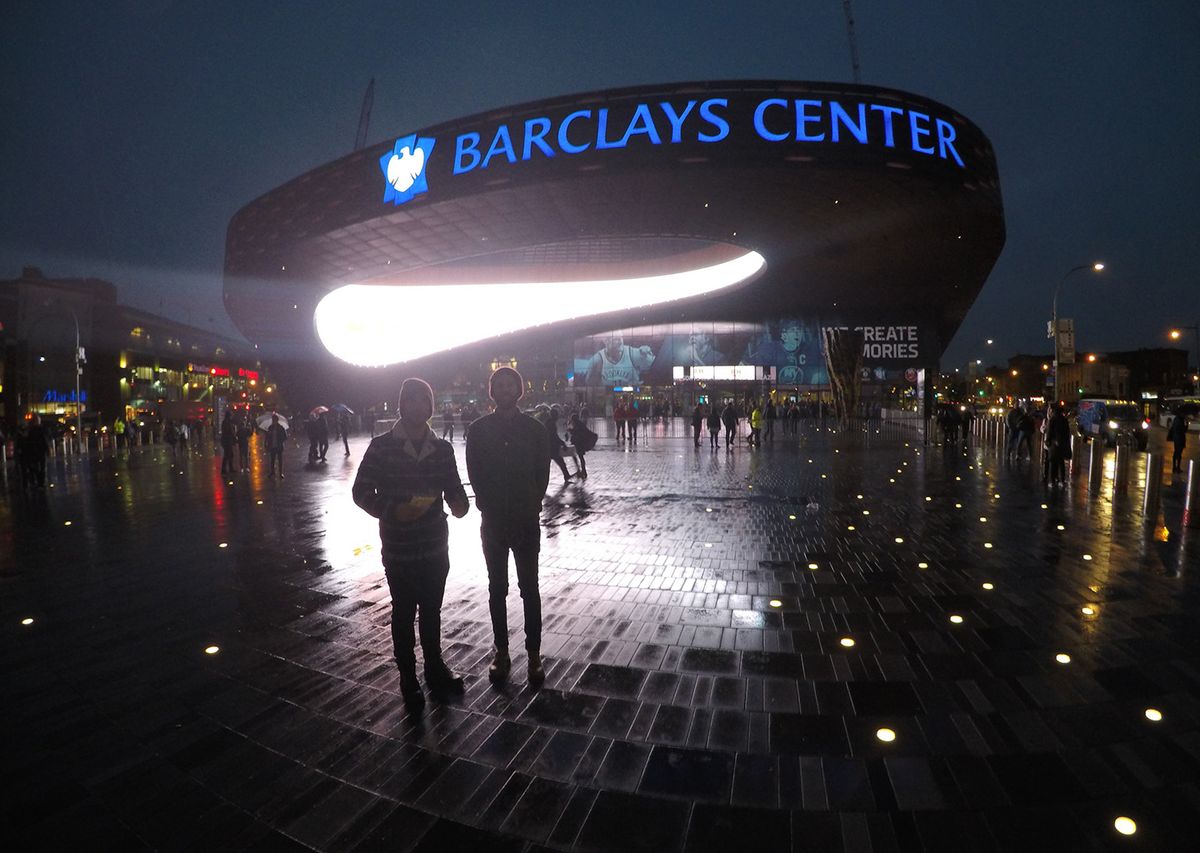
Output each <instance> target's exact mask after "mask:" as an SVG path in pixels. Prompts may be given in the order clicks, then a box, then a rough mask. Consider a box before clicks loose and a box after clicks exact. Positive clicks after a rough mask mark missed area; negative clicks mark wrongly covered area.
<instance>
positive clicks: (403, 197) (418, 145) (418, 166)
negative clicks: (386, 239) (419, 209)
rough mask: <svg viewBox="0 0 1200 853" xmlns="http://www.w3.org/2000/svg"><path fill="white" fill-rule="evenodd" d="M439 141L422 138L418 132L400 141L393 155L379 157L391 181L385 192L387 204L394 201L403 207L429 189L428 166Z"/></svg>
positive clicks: (384, 196)
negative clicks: (426, 175) (426, 169)
mask: <svg viewBox="0 0 1200 853" xmlns="http://www.w3.org/2000/svg"><path fill="white" fill-rule="evenodd" d="M435 141H436V140H433V139H430V138H428V137H425V136H422V137H418V136H417V135H416V134H415V133H412V134H409V135H408V136H402V137H400V138H399V139H397V140H396V145H395V146H394V147H393V148H392V150H391V151H390V152H388V153H387V154H384V155H383V156H382V157H380V158H379V168H380V169H382V170H383V177H384V178H385V179H386V180H387V189H385V190H384V191H383V202H384V204H387V203H388V202H389V201H390V202H392V204H395V205H401V204H404V203H405V202H406V201H409V200H411V199H412V198H413V196H418V195H420V194H421V193H423V192H427V191H428V190H429V183H428V182H427V181H426V180H425V167H426V165H428V163H429V157H430V155H431V154H433V146H434V143H435Z"/></svg>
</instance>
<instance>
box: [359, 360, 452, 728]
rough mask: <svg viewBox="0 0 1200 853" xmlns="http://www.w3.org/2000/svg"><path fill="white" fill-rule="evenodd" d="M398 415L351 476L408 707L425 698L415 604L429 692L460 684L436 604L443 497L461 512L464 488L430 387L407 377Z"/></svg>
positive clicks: (443, 564)
mask: <svg viewBox="0 0 1200 853" xmlns="http://www.w3.org/2000/svg"><path fill="white" fill-rule="evenodd" d="M397 409H398V410H399V413H400V419H399V420H398V421H397V422H396V425H395V426H394V427H393V428H392V429H391V431H390V432H386V433H384V434H383V435H381V436H378V437H376V438H375V439H373V440H372V441H371V444H370V446H369V447H367V452H366V453H365V454H364V455H363V458H362V462H361V463H360V464H359V466H358V476H357V477H356V478H355V480H354V502H355V503H356V504H358V505H359V506H360V507H362V508H363V509H364V510H366V511H367V512H368V513H370V514H371V515H373V516H375V517H376V518H378V519H379V538H380V540H381V541H382V544H383V569H384V573H385V574H386V576H387V582H388V589H389V590H391V594H392V645H393V648H394V650H395V655H396V665H397V666H398V667H399V668H400V692H401V695H402V696H403V697H404V703H405V705H407V706H408V708H409V710H411V711H419V710H420V708H421V707H423V706H424V704H425V697H424V695H423V694H422V693H421V686H420V684H419V682H418V681H417V661H416V655H415V652H414V645H415V642H416V637H415V636H414V633H413V619H414V618H415V617H416V615H417V612H418V611H420V636H421V652H422V654H423V655H424V658H425V683H426V684H428V685H429V689H430V691H431V692H433V693H434V695H439V694H447V693H454V692H461V691H462V687H463V685H462V678H461V677H460V676H458V675H455V674H454V673H453V672H451V671H450V669H449V668H448V667H447V666H446V664H445V662H444V661H443V660H442V642H441V630H442V620H441V609H442V596H443V595H444V594H445V591H446V575H447V574H448V573H449V571H450V557H449V551H448V547H447V546H448V541H449V528H448V527H447V524H446V513H445V510H444V509H443V504H442V501H443V497H444V499H445V503H446V504H447V505H449V507H450V511H451V512H452V513H454V517H455V518H462V517H463V516H464V515H466V514H467V509H468V508H469V504H468V501H467V493H466V490H465V489H464V488H463V485H462V481H461V480H460V479H459V476H458V466H457V465H456V464H455V461H454V450H453V449H452V448H451V446H450V444H449V443H448V442H445V441H442V440H441V439H439V438H437V437H436V436H434V434H433V432H432V431H430V429H429V419H430V418H431V417H432V416H433V389H432V388H430V387H429V385H428V384H427V383H426V382H424V381H423V380H421V379H406V380H404V384H403V386H402V387H401V389H400V402H399V405H398V406H397Z"/></svg>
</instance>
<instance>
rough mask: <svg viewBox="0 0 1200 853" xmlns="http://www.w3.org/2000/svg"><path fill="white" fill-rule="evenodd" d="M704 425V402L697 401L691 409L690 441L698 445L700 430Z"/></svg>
mask: <svg viewBox="0 0 1200 853" xmlns="http://www.w3.org/2000/svg"><path fill="white" fill-rule="evenodd" d="M703 426H704V404H703V403H697V404H696V408H694V409H692V442H693V443H694V444H695V445H696V446H697V447H699V446H700V430H701V429H702V428H703Z"/></svg>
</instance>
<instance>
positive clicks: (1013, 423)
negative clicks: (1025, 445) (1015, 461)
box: [1004, 406, 1021, 457]
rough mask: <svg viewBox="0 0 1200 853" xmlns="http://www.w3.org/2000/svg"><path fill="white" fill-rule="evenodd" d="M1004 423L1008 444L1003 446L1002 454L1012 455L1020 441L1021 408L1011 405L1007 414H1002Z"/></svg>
mask: <svg viewBox="0 0 1200 853" xmlns="http://www.w3.org/2000/svg"><path fill="white" fill-rule="evenodd" d="M1004 425H1005V426H1006V427H1007V428H1008V446H1007V447H1006V448H1005V453H1004V455H1005V456H1006V457H1012V456H1013V455H1015V454H1016V452H1017V445H1018V444H1020V442H1021V409H1020V408H1019V407H1017V406H1013V407H1012V408H1011V409H1009V410H1008V414H1007V415H1005V416H1004Z"/></svg>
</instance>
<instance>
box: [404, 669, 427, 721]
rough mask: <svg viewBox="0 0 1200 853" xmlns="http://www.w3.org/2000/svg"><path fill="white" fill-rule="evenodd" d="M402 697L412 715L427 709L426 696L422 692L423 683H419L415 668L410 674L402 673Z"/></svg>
mask: <svg viewBox="0 0 1200 853" xmlns="http://www.w3.org/2000/svg"><path fill="white" fill-rule="evenodd" d="M400 697H401V698H402V699H403V700H404V707H405V708H408V710H409V712H410V713H413V714H419V713H421V709H422V708H424V707H425V694H424V693H422V692H421V682H419V681H417V672H416V669H415V668H414V669H413V670H412V672H410V673H405V672H401V673H400Z"/></svg>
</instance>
